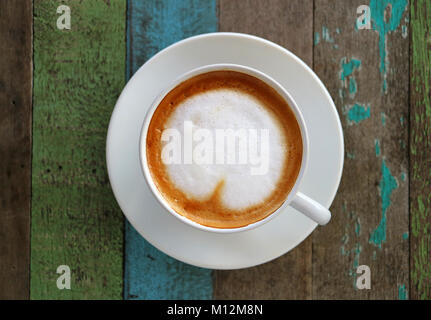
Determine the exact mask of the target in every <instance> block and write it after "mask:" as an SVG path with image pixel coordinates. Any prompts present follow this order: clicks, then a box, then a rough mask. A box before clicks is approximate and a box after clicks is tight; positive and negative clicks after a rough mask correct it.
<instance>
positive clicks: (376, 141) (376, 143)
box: [374, 139, 380, 157]
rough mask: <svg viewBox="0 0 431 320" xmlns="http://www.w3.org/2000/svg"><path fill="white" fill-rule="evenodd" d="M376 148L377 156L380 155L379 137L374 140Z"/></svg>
mask: <svg viewBox="0 0 431 320" xmlns="http://www.w3.org/2000/svg"><path fill="white" fill-rule="evenodd" d="M374 148H375V149H376V156H377V157H378V156H380V141H379V139H375V140H374Z"/></svg>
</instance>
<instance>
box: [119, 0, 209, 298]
mask: <svg viewBox="0 0 431 320" xmlns="http://www.w3.org/2000/svg"><path fill="white" fill-rule="evenodd" d="M215 3H216V2H215V0H214V1H213V0H210V1H199V0H184V1H176V0H167V1H162V2H160V1H157V0H147V1H138V0H131V1H129V2H128V30H127V42H128V45H127V47H128V50H127V62H128V67H127V74H128V76H129V77H130V76H131V75H132V74H133V73H134V72H135V71H136V70H137V69H138V68H139V67H140V66H141V65H142V64H144V63H145V61H146V60H148V59H149V58H151V57H152V56H153V55H154V54H156V53H157V52H158V51H159V50H162V49H163V48H165V47H167V46H169V45H170V44H172V43H174V42H176V41H179V40H182V39H184V38H187V37H190V36H193V35H196V34H200V33H207V32H214V31H217V16H216V4H215ZM125 239H126V245H125V276H124V286H125V287H124V298H125V299H135V300H136V299H210V298H211V296H212V271H211V270H208V269H202V268H197V267H194V266H190V265H188V264H185V263H182V262H180V261H178V260H175V259H173V258H171V257H169V256H167V255H165V254H164V253H162V252H160V251H159V250H157V249H156V248H154V247H153V246H152V245H151V244H149V243H148V242H147V241H146V240H144V239H143V238H142V237H141V236H140V235H139V234H138V233H137V232H136V231H135V230H134V229H133V227H132V226H131V225H130V224H129V223H128V222H126V236H125Z"/></svg>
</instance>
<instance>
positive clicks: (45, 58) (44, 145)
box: [31, 0, 126, 299]
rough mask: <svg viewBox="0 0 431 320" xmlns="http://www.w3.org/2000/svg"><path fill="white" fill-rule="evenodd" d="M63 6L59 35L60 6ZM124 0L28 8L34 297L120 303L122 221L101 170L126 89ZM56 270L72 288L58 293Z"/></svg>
mask: <svg viewBox="0 0 431 320" xmlns="http://www.w3.org/2000/svg"><path fill="white" fill-rule="evenodd" d="M60 4H66V5H68V6H70V10H71V29H70V30H67V29H63V30H59V29H57V26H56V21H57V19H58V17H60V14H57V7H58V6H59V5H60ZM125 15H126V1H125V0H116V1H102V0H97V1H78V0H73V1H67V2H64V1H51V0H36V1H34V64H35V77H34V108H33V163H32V192H33V194H32V224H31V298H32V299H121V298H122V290H123V288H122V284H123V217H122V214H121V211H120V210H119V208H118V206H117V204H116V202H115V199H114V197H113V195H112V192H111V189H110V186H109V180H108V177H107V171H106V165H105V141H106V131H107V128H108V123H109V118H110V115H111V112H112V109H113V107H114V104H115V102H116V99H117V97H118V95H119V93H120V92H121V90H122V89H123V86H124V84H125V81H124V75H125V61H126V60H125ZM59 265H68V266H69V267H70V269H71V289H70V290H67V289H64V290H59V289H58V288H57V286H56V281H57V277H59V274H57V273H56V270H57V267H58V266H59Z"/></svg>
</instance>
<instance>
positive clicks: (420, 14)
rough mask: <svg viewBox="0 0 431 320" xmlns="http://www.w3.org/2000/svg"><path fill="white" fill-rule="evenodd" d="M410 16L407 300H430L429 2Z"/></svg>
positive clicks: (419, 3)
mask: <svg viewBox="0 0 431 320" xmlns="http://www.w3.org/2000/svg"><path fill="white" fill-rule="evenodd" d="M410 12H411V22H410V25H411V57H410V59H411V60H410V61H411V63H410V68H411V81H410V103H411V109H410V219H411V220H410V248H411V255H410V281H411V283H410V297H411V298H412V299H431V227H430V223H431V209H430V208H431V161H430V159H431V139H430V136H431V2H430V1H426V0H415V1H412V4H411V9H410Z"/></svg>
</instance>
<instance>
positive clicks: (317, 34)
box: [314, 32, 320, 45]
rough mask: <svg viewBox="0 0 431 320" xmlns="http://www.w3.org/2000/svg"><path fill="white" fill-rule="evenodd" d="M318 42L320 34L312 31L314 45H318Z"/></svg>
mask: <svg viewBox="0 0 431 320" xmlns="http://www.w3.org/2000/svg"><path fill="white" fill-rule="evenodd" d="M319 42H320V34H319V32H315V33H314V45H318V44H319Z"/></svg>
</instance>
